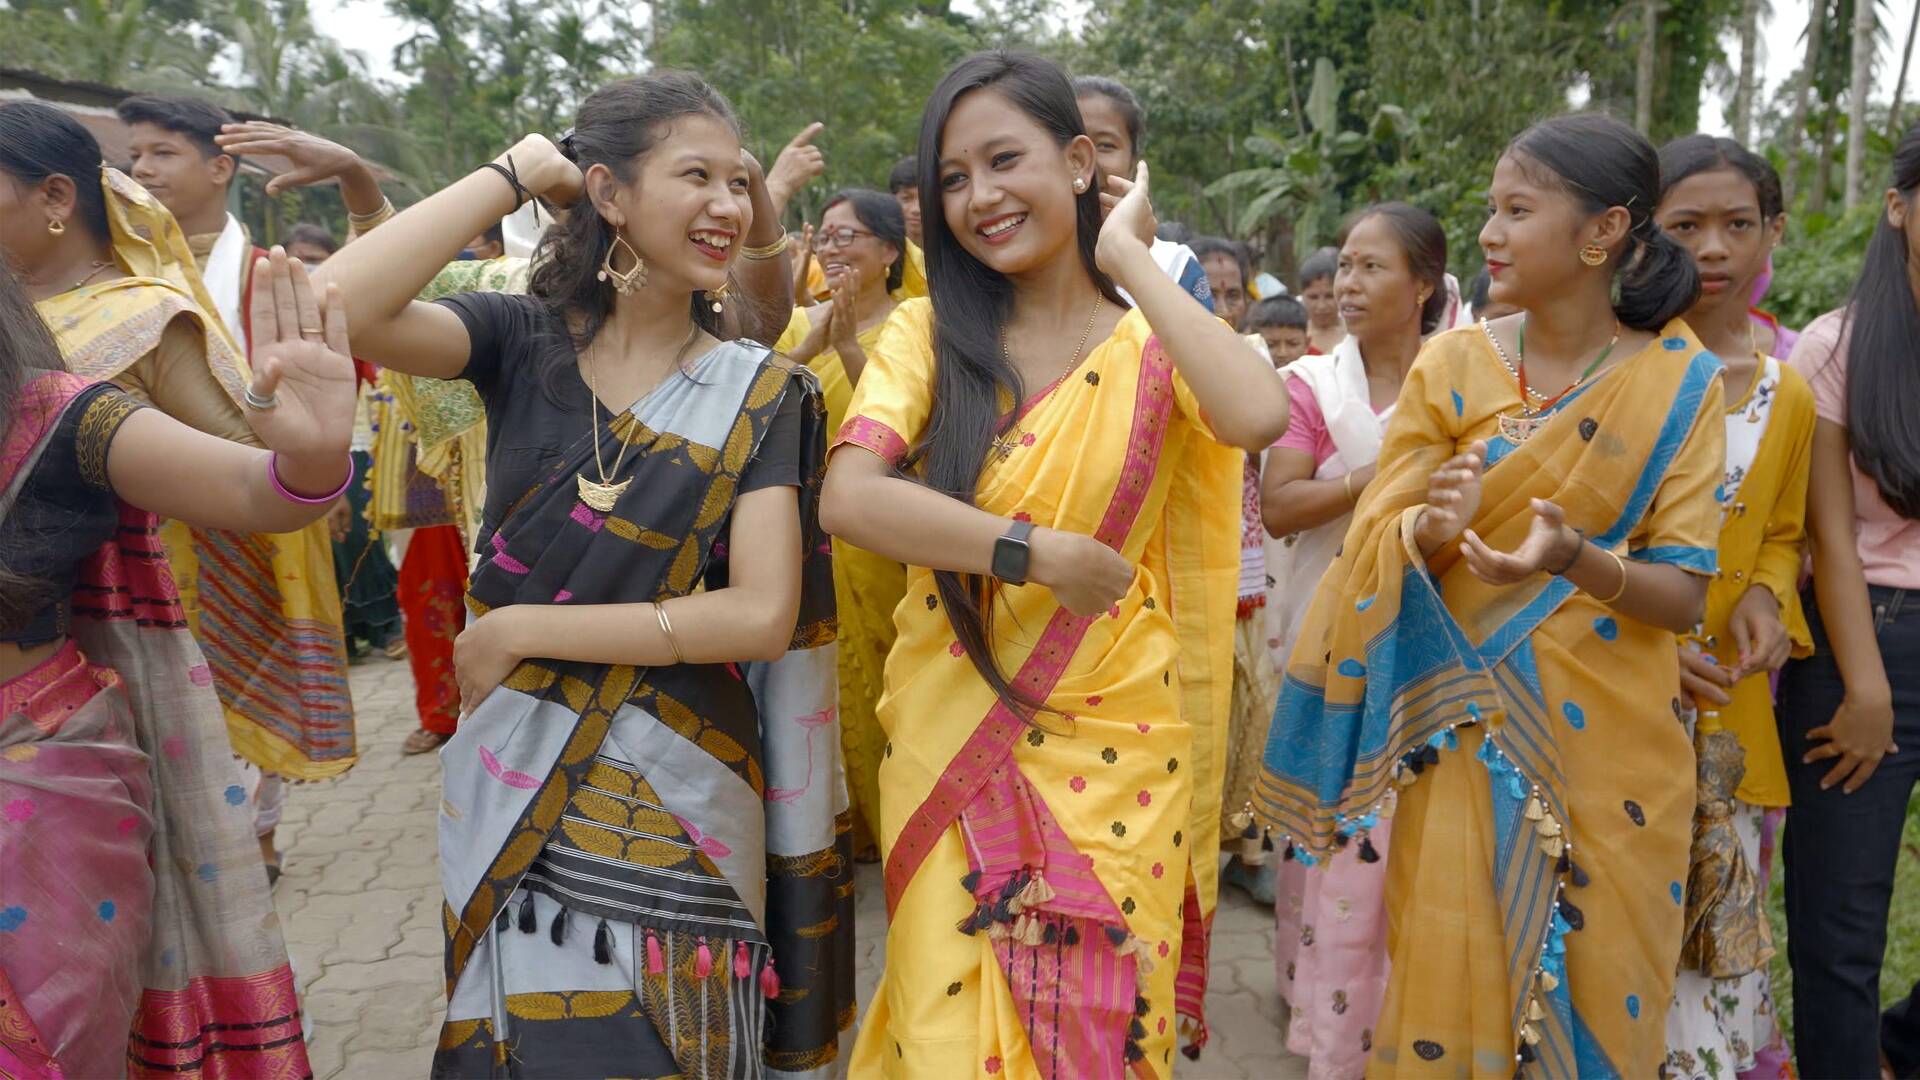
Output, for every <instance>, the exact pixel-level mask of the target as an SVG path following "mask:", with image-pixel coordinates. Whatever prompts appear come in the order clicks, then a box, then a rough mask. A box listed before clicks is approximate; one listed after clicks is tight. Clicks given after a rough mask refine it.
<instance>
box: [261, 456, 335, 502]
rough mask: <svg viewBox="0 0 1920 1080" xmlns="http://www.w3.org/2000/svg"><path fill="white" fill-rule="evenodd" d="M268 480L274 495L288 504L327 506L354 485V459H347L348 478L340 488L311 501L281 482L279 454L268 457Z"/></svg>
mask: <svg viewBox="0 0 1920 1080" xmlns="http://www.w3.org/2000/svg"><path fill="white" fill-rule="evenodd" d="M267 479H268V480H269V481H270V482H272V484H273V493H274V494H276V495H278V496H280V497H281V498H283V499H285V500H287V501H288V502H291V503H299V504H301V505H302V506H325V505H326V504H328V503H330V502H332V501H333V500H335V499H337V498H339V497H340V496H342V495H345V494H346V493H347V488H349V487H351V486H352V485H353V459H352V458H348V459H347V478H346V479H345V480H342V481H340V486H339V487H337V488H335V489H333V490H332V491H330V492H328V493H327V494H325V495H322V496H320V497H318V498H313V499H309V498H307V497H306V496H305V495H297V494H295V493H294V492H293V491H292V490H291V489H290V488H288V487H287V485H285V484H283V483H281V482H280V455H279V454H278V453H274V454H269V455H268V456H267Z"/></svg>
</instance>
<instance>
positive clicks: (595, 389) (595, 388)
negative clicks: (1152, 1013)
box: [573, 323, 700, 514]
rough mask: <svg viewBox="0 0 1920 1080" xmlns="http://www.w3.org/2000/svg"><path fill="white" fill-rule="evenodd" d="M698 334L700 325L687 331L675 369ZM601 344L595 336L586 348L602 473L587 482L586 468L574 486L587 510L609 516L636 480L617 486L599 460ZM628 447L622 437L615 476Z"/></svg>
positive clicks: (597, 450)
mask: <svg viewBox="0 0 1920 1080" xmlns="http://www.w3.org/2000/svg"><path fill="white" fill-rule="evenodd" d="M699 335H700V324H699V323H694V324H693V326H692V327H691V328H689V330H688V332H687V340H686V341H684V342H682V343H681V345H680V348H679V350H678V351H677V352H675V353H674V354H673V366H674V367H675V368H678V367H679V366H680V361H681V360H682V359H684V358H685V356H686V352H687V346H689V345H692V344H693V341H694V339H695V338H696V337H698V336H699ZM599 344H600V341H599V339H598V338H597V337H596V338H595V339H594V341H593V342H592V344H589V345H588V346H587V359H588V360H589V361H592V366H590V367H588V368H587V391H588V393H589V395H590V396H591V397H592V399H593V400H592V401H591V402H590V404H589V412H590V414H591V415H590V416H589V417H588V419H587V423H588V426H589V427H590V429H591V430H592V432H593V468H594V471H595V472H597V473H599V474H600V482H599V483H595V482H593V481H592V480H589V479H587V474H586V471H585V470H584V469H583V470H581V471H580V472H578V473H576V474H574V478H573V479H574V483H575V484H577V485H578V486H579V489H580V501H581V502H583V503H586V504H587V508H588V509H590V510H597V511H599V512H600V513H602V514H610V513H612V512H613V507H614V504H615V503H617V502H619V501H620V496H622V495H624V494H626V491H627V488H629V487H631V486H633V478H632V477H628V478H627V479H625V480H621V481H619V482H618V483H615V482H614V481H613V480H612V479H610V478H609V477H608V476H607V466H606V463H605V462H603V461H602V460H601V459H600V380H599V369H600V364H599V360H598V354H597V352H596V349H597V348H598V347H599ZM648 393H652V391H651V390H649V391H648ZM645 396H646V395H645V394H642V395H641V397H645ZM639 400H640V398H635V399H634V401H635V402H638V401H639ZM626 411H627V412H628V413H631V412H632V411H633V407H632V406H631V405H629V406H628V407H627V410H626ZM628 445H629V444H628V442H627V440H625V439H624V438H623V439H621V440H620V448H619V449H618V450H615V451H614V452H613V475H614V476H619V475H620V466H621V464H622V459H624V458H625V456H626V453H627V447H628Z"/></svg>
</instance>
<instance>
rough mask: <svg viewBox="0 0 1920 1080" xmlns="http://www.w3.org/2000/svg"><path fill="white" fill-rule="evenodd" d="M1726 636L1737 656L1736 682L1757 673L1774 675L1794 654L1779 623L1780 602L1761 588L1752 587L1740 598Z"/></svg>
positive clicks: (1785, 632) (1783, 628)
mask: <svg viewBox="0 0 1920 1080" xmlns="http://www.w3.org/2000/svg"><path fill="white" fill-rule="evenodd" d="M1727 632H1728V633H1729V634H1732V635H1733V647H1734V648H1735V649H1737V650H1739V653H1740V660H1739V663H1738V664H1736V665H1735V666H1734V669H1733V672H1734V678H1735V680H1739V679H1744V678H1746V677H1747V676H1749V675H1752V674H1755V673H1756V672H1761V671H1777V670H1779V669H1780V667H1781V666H1782V665H1784V664H1785V663H1786V662H1787V658H1788V657H1789V656H1791V655H1792V652H1793V642H1792V641H1790V640H1788V638H1787V628H1786V626H1785V625H1784V624H1783V623H1781V621H1780V601H1779V600H1778V599H1777V598H1776V597H1775V596H1774V595H1773V590H1771V589H1768V588H1767V587H1766V586H1764V585H1754V586H1751V587H1749V588H1748V589H1747V591H1746V593H1745V594H1743V595H1742V596H1741V597H1740V602H1739V603H1737V604H1735V605H1734V606H1733V614H1732V615H1731V616H1729V617H1728V619H1727Z"/></svg>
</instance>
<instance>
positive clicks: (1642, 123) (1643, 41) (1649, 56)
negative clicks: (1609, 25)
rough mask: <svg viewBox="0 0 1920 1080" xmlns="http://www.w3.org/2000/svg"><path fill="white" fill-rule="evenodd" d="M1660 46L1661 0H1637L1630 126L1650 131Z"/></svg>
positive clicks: (1646, 132)
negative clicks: (1636, 47)
mask: <svg viewBox="0 0 1920 1080" xmlns="http://www.w3.org/2000/svg"><path fill="white" fill-rule="evenodd" d="M1659 48H1660V0H1640V55H1639V58H1638V60H1637V61H1636V62H1635V63H1634V68H1633V126H1634V127H1636V128H1638V129H1640V134H1642V135H1646V134H1648V133H1650V132H1652V131H1653V78H1654V61H1655V60H1656V59H1657V58H1658V56H1659Z"/></svg>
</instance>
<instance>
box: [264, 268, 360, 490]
mask: <svg viewBox="0 0 1920 1080" xmlns="http://www.w3.org/2000/svg"><path fill="white" fill-rule="evenodd" d="M253 284H254V287H253V305H252V313H253V314H252V318H253V344H252V356H251V358H250V359H251V362H252V363H251V366H252V368H253V393H254V394H255V396H257V397H260V398H265V399H271V400H272V401H274V402H275V404H274V405H273V407H271V408H267V409H256V408H253V407H252V406H250V405H249V406H248V407H247V409H246V418H247V423H248V424H249V425H250V426H251V427H252V428H253V432H254V434H255V435H258V436H259V437H260V442H261V443H262V444H263V445H265V446H266V448H267V449H269V450H272V451H274V452H275V453H277V454H279V455H280V456H281V457H282V458H284V459H286V461H287V466H288V470H287V471H288V472H289V473H291V472H294V471H299V470H300V469H301V468H302V467H306V468H315V469H320V470H323V471H327V472H328V473H329V474H332V473H334V472H337V471H338V467H339V464H340V462H342V461H344V460H345V459H346V456H347V446H348V444H349V443H351V442H352V440H353V407H354V402H355V400H356V398H357V397H358V387H357V384H356V382H355V380H354V373H353V360H352V359H351V354H350V353H349V352H348V348H347V306H346V301H344V300H342V299H341V298H340V287H339V286H338V285H334V284H329V285H328V286H327V290H326V295H325V296H324V297H322V298H316V297H315V296H314V293H313V284H312V282H310V281H308V280H307V268H306V267H305V266H303V265H301V264H300V262H299V261H297V260H293V259H289V258H287V253H286V250H285V249H283V248H279V247H276V248H274V249H273V251H272V252H271V253H270V254H269V255H268V257H267V258H264V259H256V260H254V264H253Z"/></svg>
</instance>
